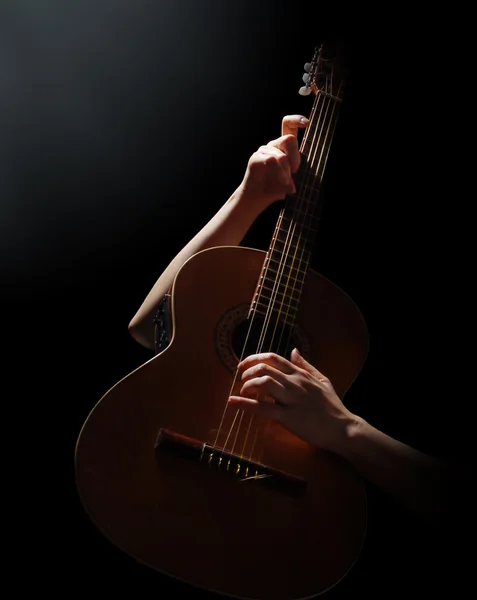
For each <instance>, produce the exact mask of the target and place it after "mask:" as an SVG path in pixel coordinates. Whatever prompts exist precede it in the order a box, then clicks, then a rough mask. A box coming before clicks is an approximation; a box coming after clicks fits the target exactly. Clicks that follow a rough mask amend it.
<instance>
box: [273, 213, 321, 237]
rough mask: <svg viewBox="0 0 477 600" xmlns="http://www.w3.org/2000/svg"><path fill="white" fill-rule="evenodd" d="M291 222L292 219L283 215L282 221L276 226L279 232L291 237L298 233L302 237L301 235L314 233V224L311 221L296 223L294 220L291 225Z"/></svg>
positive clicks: (296, 235)
mask: <svg viewBox="0 0 477 600" xmlns="http://www.w3.org/2000/svg"><path fill="white" fill-rule="evenodd" d="M291 223H292V220H291V218H290V217H287V216H283V217H282V222H281V223H280V225H279V227H278V229H279V231H280V233H284V234H288V235H290V236H292V237H298V236H300V235H301V236H302V237H303V236H307V235H309V234H312V235H313V236H314V235H315V234H316V225H313V223H310V224H305V223H300V224H298V223H296V222H294V223H293V225H292V224H291Z"/></svg>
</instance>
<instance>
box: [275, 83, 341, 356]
mask: <svg viewBox="0 0 477 600" xmlns="http://www.w3.org/2000/svg"><path fill="white" fill-rule="evenodd" d="M325 89H326V88H325ZM329 89H330V90H332V89H333V87H332V85H330V87H329ZM340 90H341V86H340ZM339 93H340V92H338V94H339ZM330 106H331V107H332V110H331V115H330V116H329V118H328V123H327V125H326V133H325V136H324V140H323V141H321V143H320V142H317V143H315V151H314V153H313V154H312V155H311V160H309V161H308V163H309V165H310V166H309V169H307V173H308V178H307V181H309V182H311V184H310V185H307V184H305V187H306V188H308V189H309V195H308V199H307V200H306V202H307V212H306V213H305V215H304V219H303V224H302V226H301V229H300V232H299V237H298V240H297V246H298V245H299V244H300V242H301V237H302V233H303V229H304V228H308V229H309V230H310V231H312V232H313V231H314V229H315V228H314V227H313V226H311V227H308V226H307V224H306V217H307V216H308V208H311V211H310V213H309V223H310V224H312V223H313V221H314V220H315V222H316V221H317V219H318V217H319V215H318V212H317V211H318V210H319V207H318V206H317V205H315V202H317V200H318V196H317V197H316V200H315V201H313V196H314V194H319V191H320V186H321V182H322V179H323V175H324V172H325V169H326V164H327V162H328V156H329V152H330V149H331V143H332V140H333V137H334V133H335V129H336V125H337V116H338V110H339V102H338V101H336V100H333V99H332V98H329V100H328V106H327V111H328V109H329V107H330ZM323 126H324V124H323ZM322 133H323V132H322V131H321V132H320V136H321V135H322ZM318 150H320V155H319V157H318V163H317V164H316V157H317V151H318ZM316 177H318V178H319V182H318V187H316V186H315V185H314V183H315V179H316ZM315 233H316V231H315ZM304 238H305V241H304V243H302V244H301V256H300V261H299V263H300V264H299V266H298V267H297V271H298V272H299V273H301V274H302V275H303V278H302V279H301V280H299V279H298V278H294V283H293V288H292V290H291V294H289V295H290V297H291V298H293V296H294V294H295V290H296V289H297V287H296V284H297V283H298V284H299V288H298V297H300V294H301V292H302V290H303V287H304V284H305V277H306V273H307V270H308V266H309V263H310V259H311V250H307V249H306V246H307V245H309V244H310V243H312V241H313V240H311V239H310V238H307V235H306V233H305V235H304ZM304 255H306V257H305V258H303V257H304ZM303 265H304V266H303ZM291 308H292V307H291V303H289V304H288V305H287V311H286V313H285V319H284V320H285V321H287V320H289V319H288V317H289V314H290V309H291ZM294 311H295V316H296V314H297V308H295V309H294ZM284 332H285V328H282V330H281V334H280V340H279V342H278V346H280V344H281V343H282V339H283V334H284ZM292 335H293V327H290V328H289V329H288V340H287V342H286V345H285V349H286V350H285V353H286V354H287V353H288V352H289V351H290V342H291V338H292Z"/></svg>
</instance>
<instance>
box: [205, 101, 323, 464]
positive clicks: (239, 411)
mask: <svg viewBox="0 0 477 600" xmlns="http://www.w3.org/2000/svg"><path fill="white" fill-rule="evenodd" d="M318 100H319V99H318V98H317V99H315V102H314V105H313V108H312V113H311V115H313V111H314V110H315V107H316V106H317V101H318ZM283 213H284V209H282V210H281V212H280V216H279V219H278V223H277V227H276V230H275V235H274V241H273V244H272V251H273V249H274V244H275V241H276V239H277V233H278V231H279V229H280V223H281V220H282V218H283ZM269 252H270V250H269ZM268 268H269V263H266V266H265V268H264V269H262V272H261V279H262V281H264V280H265V278H266V275H267V271H268ZM257 287H258V295H257V294H256V297H257V304H258V300H259V298H260V296H261V294H262V288H261V285H260V284H259V285H258V286H257ZM257 313H258V311H257V310H256V306H255V310H251V311H250V313H249V317H250V324H249V327H248V331H247V334H246V337H245V341H244V344H243V347H242V353H241V356H240V358H239V362H241V361H242V360H243V359H244V355H245V349H246V348H247V344H248V341H249V338H250V335H251V332H252V329H253V323H254V320H255V317H256V315H257ZM237 375H238V370H237V369H236V370H235V374H234V377H233V380H232V384H231V387H230V392H229V396H231V395H232V392H233V389H234V387H235V385H236V382H237ZM228 408H229V405H228V402H226V404H225V407H224V410H223V412H222V417H221V420H220V423H219V427H218V429H217V433H216V436H215V440H214V442H213V444H212V454H211V455H210V459H209V460H212V457H213V453H214V452H215V451H216V450H217V446H218V439H219V436H220V434H221V432H222V427H223V425H224V421H225V416H226V414H227V410H228ZM243 412H244V411H243V410H241V409H236V412H235V416H234V417H233V421H232V424H231V425H230V427H229V431H228V433H227V437H226V439H225V441H224V443H223V444H222V448H221V449H220V455H219V459H218V460H219V464H220V463H221V461H222V458H223V454H224V451H225V449H226V447H227V444H228V443H229V438H230V436H231V435H232V431H233V428H234V427H235V422H236V420H237V416H238V415H239V413H242V414H241V417H240V422H241V420H242V418H243ZM232 452H233V449H232V450H231V453H232Z"/></svg>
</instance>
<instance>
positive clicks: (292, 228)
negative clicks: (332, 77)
mask: <svg viewBox="0 0 477 600" xmlns="http://www.w3.org/2000/svg"><path fill="white" fill-rule="evenodd" d="M322 97H323V96H321V95H320V96H318V98H317V101H316V102H315V103H314V107H313V110H312V115H311V119H310V120H311V121H312V123H313V122H314V117H315V114H316V110H317V107H318V104H319V101H320V99H321V98H322ZM323 105H324V101H323V102H322V105H321V110H320V116H319V119H318V120H319V121H320V120H321V121H323V119H322V114H323ZM328 105H329V102H328ZM327 113H328V106H327V107H326V112H325V114H327ZM323 127H324V125H323V124H322V130H323ZM316 129H317V128H316V127H315V129H314V133H315V134H316ZM308 131H310V129H309V130H308ZM307 133H308V132H307ZM320 135H321V134H320ZM315 137H316V136H315ZM306 139H307V136H305V140H304V143H303V147H304V145H305V143H306ZM315 152H316V150H315ZM306 172H307V171H306ZM303 184H304V180H303V179H302V181H301V186H302V188H303V187H305V193H306V185H305V186H304V185H303ZM297 197H298V198H299V202H298V203H295V213H296V212H297V211H298V212H300V210H301V205H302V204H303V202H304V194H303V193H302V190H301V189H300V190H299V191H298V193H297ZM285 209H286V207H285ZM285 209H284V210H282V212H281V215H280V219H279V223H278V228H277V229H278V233H279V232H280V230H281V231H285V229H282V228H281V222H282V221H283V215H284V214H285ZM305 216H306V215H305ZM295 229H296V219H293V216H290V224H289V230H288V233H287V237H286V240H285V244H284V249H283V250H282V252H281V260H280V263H279V267H278V270H277V271H276V273H277V274H278V275H279V277H278V278H277V277H276V278H275V283H274V286H273V288H272V294H271V297H270V298H269V299H268V300H269V302H268V306H267V312H266V315H265V319H264V323H263V325H262V332H261V335H260V339H259V342H258V347H257V352H258V353H260V352H261V351H262V350H263V347H264V344H265V340H266V334H267V329H268V328H269V325H270V322H271V319H272V315H273V311H274V310H277V309H276V304H277V296H278V294H279V293H280V291H279V290H280V285H285V291H284V292H283V298H282V302H281V306H280V308H279V309H278V315H277V321H276V323H275V329H274V331H273V337H272V340H271V341H270V349H272V346H273V342H274V339H275V334H276V330H277V326H278V324H279V323H280V315H281V312H282V306H283V301H284V300H285V298H286V291H287V287H288V285H289V279H290V274H289V275H288V281H287V282H286V284H283V283H281V281H280V280H281V279H282V278H283V273H284V271H285V268H286V263H287V260H288V256H289V249H290V248H291V247H292V243H293V236H294V233H295ZM277 239H278V235H276V236H275V238H274V241H273V243H272V251H271V256H273V250H274V249H275V245H276V241H277ZM281 243H282V242H281ZM271 256H270V259H271ZM295 258H296V256H294V257H293V261H294V260H295ZM270 259H269V260H268V263H267V269H268V268H270V270H272V271H273V269H272V267H271V266H270V265H271V260H270ZM292 268H293V265H292ZM263 288H264V286H263V283H262V287H261V290H260V292H261V291H262V290H263ZM257 304H258V301H257ZM282 331H283V330H282ZM253 420H254V415H251V416H250V418H249V424H248V427H247V430H246V434H245V436H244V442H243V445H242V451H241V455H240V459H241V458H243V456H244V454H245V448H246V444H247V441H248V436H249V433H250V429H251V425H252V423H253ZM240 424H241V421H240V423H239V425H238V427H240ZM267 426H268V422H267ZM258 432H259V429H258V427H257V428H256V429H255V436H254V441H253V446H252V450H251V454H252V455H253V450H254V447H255V443H256V439H257V435H258ZM264 437H265V436H263V438H264ZM236 439H237V436H236ZM262 442H263V439H262ZM234 449H235V445H234V447H233V449H232V451H233V450H234ZM262 454H263V443H262V451H261V452H260V455H262ZM258 462H259V463H260V462H261V457H260V458H259V459H258Z"/></svg>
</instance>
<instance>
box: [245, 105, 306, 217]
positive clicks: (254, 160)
mask: <svg viewBox="0 0 477 600" xmlns="http://www.w3.org/2000/svg"><path fill="white" fill-rule="evenodd" d="M308 123H309V120H308V119H307V118H306V117H303V116H302V115H287V116H286V117H284V118H283V120H282V135H281V136H280V137H279V138H277V139H275V140H272V141H270V142H268V144H266V145H265V146H260V148H258V150H257V151H256V152H254V153H253V154H252V156H251V157H250V159H249V161H248V164H247V170H246V172H245V176H244V179H243V181H242V183H241V185H240V187H239V190H240V192H241V196H242V197H244V198H246V199H247V201H251V202H253V203H254V206H255V207H258V209H259V210H260V211H262V210H264V209H265V208H267V206H269V205H270V204H272V203H273V202H275V201H277V200H283V199H284V198H285V196H286V195H287V194H293V193H295V191H296V190H295V184H294V182H293V174H294V173H296V172H297V171H298V167H299V166H300V152H299V146H298V139H297V136H298V130H299V129H304V128H306V127H307V125H308Z"/></svg>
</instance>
